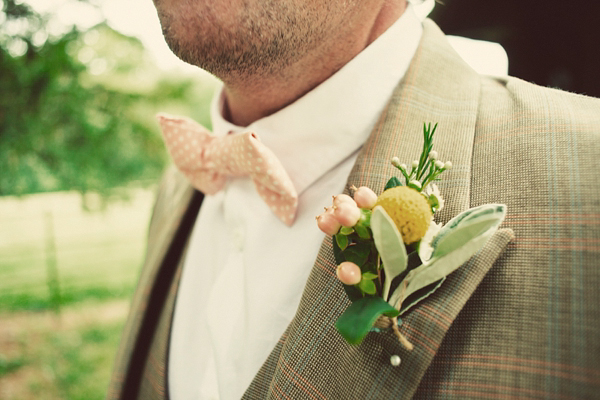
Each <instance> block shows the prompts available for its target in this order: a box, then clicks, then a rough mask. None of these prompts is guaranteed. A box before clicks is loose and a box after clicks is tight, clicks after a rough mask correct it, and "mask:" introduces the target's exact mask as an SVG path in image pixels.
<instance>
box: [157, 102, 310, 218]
mask: <svg viewBox="0 0 600 400" xmlns="http://www.w3.org/2000/svg"><path fill="white" fill-rule="evenodd" d="M158 121H159V123H160V126H161V129H162V133H163V137H164V140H165V143H166V146H167V149H168V151H169V154H170V155H171V158H172V159H173V162H174V163H175V165H176V166H177V167H178V168H179V170H180V171H181V172H182V173H183V174H184V175H185V176H186V177H187V178H188V179H189V180H190V183H191V184H192V186H194V187H195V188H196V189H198V190H200V191H201V192H203V193H206V194H214V193H217V192H218V191H219V190H221V189H222V188H223V186H224V185H225V182H226V180H227V177H228V176H249V177H250V178H251V179H252V181H253V182H254V185H255V186H256V191H257V192H258V194H259V195H260V197H261V198H262V199H263V200H264V201H265V203H266V204H267V205H268V206H269V208H270V209H271V211H273V213H274V214H275V215H276V216H277V217H278V218H279V219H280V220H281V221H283V223H285V224H286V225H288V226H291V225H292V224H293V223H294V219H295V218H296V210H297V208H298V194H297V193H296V189H295V188H294V184H293V183H292V181H291V179H290V177H289V176H288V174H287V173H286V171H285V169H284V168H283V165H281V162H280V161H279V160H278V159H277V157H276V156H275V154H273V152H272V151H271V150H269V149H268V148H267V147H266V146H265V145H264V144H262V143H261V141H260V140H259V139H258V137H257V135H256V134H255V133H252V132H246V133H239V134H231V135H227V136H225V137H216V136H214V135H212V134H211V133H210V132H209V131H208V130H207V129H206V128H204V127H203V126H202V125H200V124H198V123H197V122H195V121H193V120H191V119H188V118H184V117H172V116H168V115H166V114H159V115H158Z"/></svg>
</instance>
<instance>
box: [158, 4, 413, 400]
mask: <svg viewBox="0 0 600 400" xmlns="http://www.w3.org/2000/svg"><path fill="white" fill-rule="evenodd" d="M421 34H422V26H421V22H420V20H419V19H418V18H417V17H416V16H415V15H414V13H413V11H412V8H411V7H410V6H409V8H408V9H407V11H406V12H405V13H404V14H403V15H402V17H401V18H400V19H399V20H398V21H397V22H395V23H394V24H393V25H392V26H391V27H390V28H389V29H388V30H387V31H386V32H385V33H384V34H383V35H381V36H380V37H379V38H377V39H376V40H375V41H374V42H373V43H372V44H370V45H369V46H368V47H367V48H366V49H365V50H363V51H362V52H361V53H360V54H359V55H357V56H356V57H355V58H354V59H353V60H351V61H350V62H349V63H348V64H346V65H345V66H344V67H343V68H342V69H340V70H339V71H338V72H337V73H335V74H334V75H333V76H331V77H330V78H329V79H328V80H327V81H325V82H323V83H322V84H321V85H319V86H318V87H316V88H315V89H313V90H312V91H311V92H309V93H307V94H306V95H304V96H303V97H302V98H300V99H298V100H297V101H296V102H294V103H293V104H291V105H289V106H287V107H286V108H284V109H282V110H280V111H278V112H276V113H274V114H272V115H270V116H268V117H265V118H262V119H260V120H258V121H256V122H254V123H252V124H251V125H250V126H248V127H246V128H242V127H238V126H234V125H232V124H231V123H229V122H227V121H225V120H224V119H223V117H222V106H223V94H222V90H221V91H220V93H219V94H218V95H217V96H216V97H215V100H214V101H213V105H212V109H211V117H212V123H213V130H214V133H215V134H216V135H225V134H227V132H229V131H234V132H242V131H248V130H251V131H254V132H255V133H256V134H257V135H258V137H259V138H260V140H261V141H262V142H263V143H264V144H265V145H266V146H268V147H269V148H270V149H271V150H272V151H273V152H274V153H275V154H276V155H277V156H278V158H279V159H280V161H281V163H282V164H283V166H284V167H285V169H286V171H287V172H288V174H289V176H290V178H291V180H292V182H293V183H294V186H295V187H296V190H297V192H298V195H299V206H298V213H297V217H296V221H295V223H294V225H293V226H292V227H287V226H286V225H284V224H283V223H282V222H281V221H280V220H279V219H277V217H276V216H275V215H274V214H273V213H272V212H271V211H270V209H269V208H268V206H267V205H266V204H265V203H264V202H263V201H262V199H261V198H260V197H259V196H258V194H257V192H256V190H255V189H254V185H253V183H252V182H251V181H250V179H248V178H235V179H230V180H229V181H228V183H227V185H226V187H225V189H224V190H222V191H221V192H219V193H218V194H216V195H213V196H206V198H205V199H204V202H203V204H202V207H201V209H200V213H199V215H198V219H197V220H196V223H195V226H194V229H193V232H192V235H191V238H190V245H189V249H188V251H187V254H186V259H185V261H184V267H183V273H182V279H181V284H180V287H179V293H178V296H177V301H176V305H175V315H174V320H173V327H172V334H171V341H170V354H169V360H168V362H169V370H168V380H169V391H170V396H171V398H172V399H173V400H182V399H222V400H229V399H239V398H240V397H241V396H242V395H243V393H244V392H245V390H246V389H247V387H248V386H249V384H250V382H251V381H252V379H253V377H254V376H255V375H256V373H257V372H258V370H259V369H260V367H261V365H262V364H263V363H264V361H265V360H266V359H267V357H268V355H269V353H270V352H271V350H272V349H273V348H274V347H275V345H276V343H277V341H278V340H279V338H280V337H281V335H282V333H283V332H284V331H285V329H286V327H287V326H288V324H289V323H290V321H291V320H292V318H293V317H294V314H295V312H296V309H297V307H298V304H299V302H300V297H301V295H302V291H303V289H304V285H305V283H306V280H307V278H308V275H309V273H310V270H311V268H312V266H313V264H314V261H315V258H316V256H317V252H318V250H319V247H320V245H321V242H322V241H323V239H324V234H323V233H322V232H321V231H320V230H319V229H318V228H317V224H316V222H315V216H316V215H318V214H320V213H321V212H322V211H323V207H324V206H329V205H331V196H332V195H334V194H338V193H341V192H342V191H343V189H344V186H345V184H346V180H347V178H348V174H349V173H350V170H351V168H352V166H353V164H354V162H355V160H356V156H357V153H358V150H359V149H360V147H361V146H362V145H363V143H364V142H365V141H366V139H367V137H368V136H369V134H370V132H371V130H372V129H373V127H374V125H375V123H376V121H377V119H378V118H379V115H380V114H381V112H382V111H383V109H384V107H385V105H386V103H387V102H388V100H389V98H390V96H391V94H392V91H393V89H394V88H395V87H396V85H397V84H398V82H399V81H400V79H401V78H402V76H403V75H404V73H405V72H406V69H407V68H408V65H409V63H410V60H411V59H412V57H413V55H414V53H415V51H416V49H417V46H418V43H419V40H420V38H421Z"/></svg>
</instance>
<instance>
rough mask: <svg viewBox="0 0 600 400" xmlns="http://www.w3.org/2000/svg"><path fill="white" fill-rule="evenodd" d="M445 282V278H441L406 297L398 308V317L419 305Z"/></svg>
mask: <svg viewBox="0 0 600 400" xmlns="http://www.w3.org/2000/svg"><path fill="white" fill-rule="evenodd" d="M445 280H446V278H442V279H440V280H439V281H437V282H434V283H432V284H430V285H427V286H425V287H423V288H421V289H419V290H417V291H416V292H414V293H412V294H411V295H410V296H408V297H407V298H406V299H405V300H404V301H403V302H402V306H401V307H400V315H402V314H404V313H405V312H407V311H408V310H409V309H411V308H412V307H413V306H414V305H416V304H418V303H420V302H421V301H422V300H424V299H425V298H427V297H429V296H430V295H431V294H433V292H435V291H436V290H438V289H439V287H440V286H442V283H444V281H445ZM391 304H392V305H393V303H391ZM396 308H398V307H396Z"/></svg>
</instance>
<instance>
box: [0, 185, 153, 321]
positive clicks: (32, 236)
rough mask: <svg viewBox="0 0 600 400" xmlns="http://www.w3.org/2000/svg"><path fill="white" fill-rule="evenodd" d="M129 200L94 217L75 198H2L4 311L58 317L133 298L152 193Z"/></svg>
mask: <svg viewBox="0 0 600 400" xmlns="http://www.w3.org/2000/svg"><path fill="white" fill-rule="evenodd" d="M127 195H128V196H127V197H128V198H129V199H128V200H119V201H114V202H109V203H108V204H107V205H106V206H98V207H96V209H95V210H91V211H89V210H85V209H84V207H83V205H84V204H83V199H82V196H81V195H80V194H78V193H74V192H59V193H43V194H36V195H30V196H25V197H21V198H16V197H3V198H0V309H8V310H19V309H54V310H55V311H57V312H60V307H61V305H62V304H65V303H69V302H74V301H82V300H86V299H104V298H107V297H109V298H110V297H120V296H127V295H129V294H130V293H131V291H132V289H133V287H134V285H135V281H136V279H137V275H138V273H139V268H140V266H141V263H142V261H143V255H144V251H145V245H146V244H145V237H146V230H147V224H148V222H149V218H150V211H151V207H152V204H153V199H154V191H153V190H151V189H150V190H149V189H131V190H129V191H128V192H127ZM87 200H88V201H87V203H88V205H89V203H90V202H89V199H87ZM96 203H97V204H101V202H96Z"/></svg>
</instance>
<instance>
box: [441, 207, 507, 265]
mask: <svg viewBox="0 0 600 400" xmlns="http://www.w3.org/2000/svg"><path fill="white" fill-rule="evenodd" d="M505 216H506V206H505V205H504V204H484V205H482V206H478V207H473V208H471V209H469V210H466V211H464V212H462V213H460V214H459V215H457V216H456V217H454V218H452V219H451V220H450V221H448V223H447V224H446V225H444V227H442V229H440V231H439V232H438V234H437V235H436V237H435V239H434V240H433V242H432V243H431V247H432V248H433V252H432V254H431V258H432V259H433V258H436V257H437V258H439V257H443V256H444V255H445V254H448V253H450V252H452V251H454V250H455V249H457V248H459V247H461V246H462V245H464V244H465V243H467V242H468V241H470V240H471V239H473V238H475V237H477V236H478V235H480V234H483V233H484V232H486V231H488V230H489V229H493V228H497V227H498V226H500V224H501V223H502V221H503V220H504V217H505Z"/></svg>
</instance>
